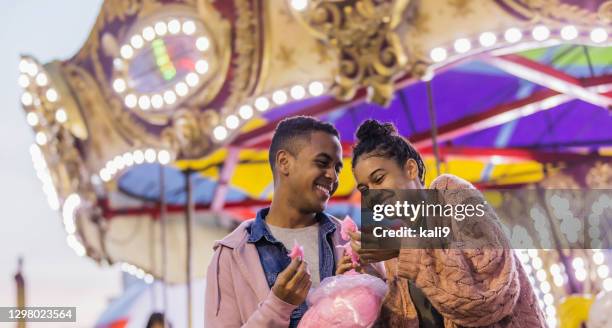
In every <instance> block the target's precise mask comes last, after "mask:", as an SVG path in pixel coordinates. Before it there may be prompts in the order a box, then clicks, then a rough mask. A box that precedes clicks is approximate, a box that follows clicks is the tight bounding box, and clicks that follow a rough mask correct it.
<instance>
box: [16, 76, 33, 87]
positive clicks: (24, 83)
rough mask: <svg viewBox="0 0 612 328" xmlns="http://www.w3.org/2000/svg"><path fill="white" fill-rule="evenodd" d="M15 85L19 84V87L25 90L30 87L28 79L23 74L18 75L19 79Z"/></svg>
mask: <svg viewBox="0 0 612 328" xmlns="http://www.w3.org/2000/svg"><path fill="white" fill-rule="evenodd" d="M17 83H18V84H19V86H20V87H22V88H27V87H28V86H29V85H30V78H29V77H28V76H27V75H25V74H21V75H19V79H18V80H17Z"/></svg>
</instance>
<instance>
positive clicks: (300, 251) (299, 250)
mask: <svg viewBox="0 0 612 328" xmlns="http://www.w3.org/2000/svg"><path fill="white" fill-rule="evenodd" d="M289 257H290V258H291V259H292V260H293V259H295V258H297V257H299V258H300V259H301V260H303V259H304V247H303V246H300V244H298V242H297V240H293V248H292V249H291V252H289Z"/></svg>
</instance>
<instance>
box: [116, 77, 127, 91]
mask: <svg viewBox="0 0 612 328" xmlns="http://www.w3.org/2000/svg"><path fill="white" fill-rule="evenodd" d="M126 87H127V85H126V83H125V80H124V79H116V80H115V81H113V89H115V92H117V93H122V92H123V91H125V88H126Z"/></svg>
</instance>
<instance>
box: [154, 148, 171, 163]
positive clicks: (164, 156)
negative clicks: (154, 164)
mask: <svg viewBox="0 0 612 328" xmlns="http://www.w3.org/2000/svg"><path fill="white" fill-rule="evenodd" d="M157 160H158V161H159V163H160V164H162V165H166V164H168V163H170V153H169V152H168V151H167V150H160V151H159V152H158V153H157Z"/></svg>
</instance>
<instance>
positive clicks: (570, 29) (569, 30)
mask: <svg viewBox="0 0 612 328" xmlns="http://www.w3.org/2000/svg"><path fill="white" fill-rule="evenodd" d="M577 37H578V29H576V27H575V26H573V25H568V26H564V27H563V28H562V29H561V38H562V39H563V40H573V39H575V38H577Z"/></svg>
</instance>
